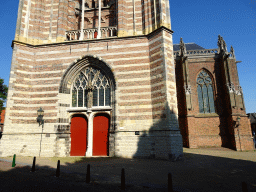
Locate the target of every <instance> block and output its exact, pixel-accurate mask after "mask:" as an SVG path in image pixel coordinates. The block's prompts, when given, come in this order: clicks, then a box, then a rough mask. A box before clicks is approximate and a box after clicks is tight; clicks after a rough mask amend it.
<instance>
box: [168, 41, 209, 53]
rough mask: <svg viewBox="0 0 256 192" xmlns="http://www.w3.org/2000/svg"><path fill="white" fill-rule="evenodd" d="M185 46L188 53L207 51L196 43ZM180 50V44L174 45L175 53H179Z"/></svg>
mask: <svg viewBox="0 0 256 192" xmlns="http://www.w3.org/2000/svg"><path fill="white" fill-rule="evenodd" d="M185 46H186V49H187V51H190V50H200V49H205V48H203V47H201V46H199V45H197V44H195V43H185ZM179 50H180V44H174V45H173V51H179Z"/></svg>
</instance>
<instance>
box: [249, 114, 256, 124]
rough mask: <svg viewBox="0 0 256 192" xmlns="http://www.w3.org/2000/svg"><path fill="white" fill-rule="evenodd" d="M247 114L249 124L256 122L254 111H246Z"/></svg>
mask: <svg viewBox="0 0 256 192" xmlns="http://www.w3.org/2000/svg"><path fill="white" fill-rule="evenodd" d="M247 115H248V116H249V119H250V122H251V124H252V123H256V113H248V114H247Z"/></svg>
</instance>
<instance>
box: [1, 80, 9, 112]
mask: <svg viewBox="0 0 256 192" xmlns="http://www.w3.org/2000/svg"><path fill="white" fill-rule="evenodd" d="M7 92H8V87H7V86H6V85H4V80H3V79H1V78H0V115H1V113H2V110H3V109H4V102H5V101H6V98H7Z"/></svg>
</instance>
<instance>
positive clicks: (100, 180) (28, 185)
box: [0, 152, 256, 192]
mask: <svg viewBox="0 0 256 192" xmlns="http://www.w3.org/2000/svg"><path fill="white" fill-rule="evenodd" d="M244 154H245V155H246V152H244ZM56 159H57V158H56ZM58 159H60V161H61V162H62V160H63V159H67V158H58ZM17 161H18V157H17ZM48 161H49V162H50V160H49V158H48ZM63 161H64V160H63ZM31 162H32V157H31ZM45 162H46V161H45ZM20 163H24V164H25V163H29V162H20ZM51 163H52V162H51ZM88 163H89V164H90V166H91V182H90V183H89V184H86V182H85V181H86V170H87V165H88ZM31 166H32V165H31ZM31 166H24V165H21V164H18V163H17V166H16V167H15V168H11V162H4V161H0V168H1V170H6V171H3V172H0V185H1V191H121V185H120V183H121V169H122V168H125V174H126V185H127V186H126V191H167V175H168V173H169V172H171V173H172V176H173V186H174V191H186V192H187V191H193V192H194V191H207V192H211V191H212V192H216V191H218V192H222V191H223V192H224V191H225V192H227V191H232V192H236V191H237V192H241V191H242V182H243V181H245V182H246V183H247V184H248V191H256V166H255V161H246V160H237V159H231V158H223V157H216V156H210V155H199V154H193V153H184V159H183V161H178V162H170V161H164V160H157V159H123V158H90V159H88V158H86V157H84V158H81V159H80V160H77V161H75V162H74V163H65V165H61V168H60V170H61V173H60V177H59V178H56V177H55V174H56V167H57V160H56V167H54V168H52V167H50V166H38V165H37V166H36V172H34V173H32V172H30V170H31Z"/></svg>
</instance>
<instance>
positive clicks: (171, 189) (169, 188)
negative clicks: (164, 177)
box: [168, 173, 173, 192]
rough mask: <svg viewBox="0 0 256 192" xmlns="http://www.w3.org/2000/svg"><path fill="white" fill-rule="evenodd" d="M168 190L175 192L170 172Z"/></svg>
mask: <svg viewBox="0 0 256 192" xmlns="http://www.w3.org/2000/svg"><path fill="white" fill-rule="evenodd" d="M168 192H173V186H172V174H171V173H168Z"/></svg>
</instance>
